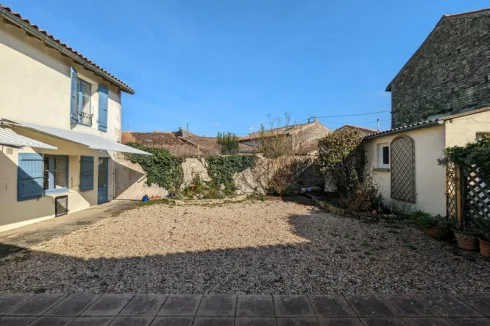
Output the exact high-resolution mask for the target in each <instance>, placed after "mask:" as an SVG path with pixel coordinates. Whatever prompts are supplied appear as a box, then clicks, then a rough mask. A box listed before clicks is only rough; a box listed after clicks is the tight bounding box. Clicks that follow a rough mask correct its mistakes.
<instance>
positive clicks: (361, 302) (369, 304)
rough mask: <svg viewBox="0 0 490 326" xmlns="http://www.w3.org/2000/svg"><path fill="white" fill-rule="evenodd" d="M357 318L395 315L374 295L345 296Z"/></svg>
mask: <svg viewBox="0 0 490 326" xmlns="http://www.w3.org/2000/svg"><path fill="white" fill-rule="evenodd" d="M345 299H346V300H347V302H348V303H349V305H350V306H351V307H352V309H354V311H355V313H356V314H357V316H358V317H365V318H368V317H375V318H383V317H396V315H395V313H394V312H393V311H392V310H391V309H390V308H389V307H388V306H387V305H386V304H385V303H384V301H383V300H381V298H380V297H378V296H376V295H349V296H345Z"/></svg>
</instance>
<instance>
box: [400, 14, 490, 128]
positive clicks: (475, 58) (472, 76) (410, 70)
mask: <svg viewBox="0 0 490 326" xmlns="http://www.w3.org/2000/svg"><path fill="white" fill-rule="evenodd" d="M391 86H392V88H391V92H392V128H396V127H400V126H403V125H405V124H409V123H413V122H417V121H421V120H424V119H426V118H428V117H431V116H437V115H450V114H455V113H460V112H465V111H469V110H472V109H477V108H479V107H482V106H484V105H488V104H489V103H490V12H488V11H487V12H481V13H472V14H465V15H460V16H452V17H451V16H449V17H444V18H443V19H442V20H441V21H440V22H439V23H438V24H437V26H436V27H435V29H434V30H433V31H432V33H431V34H430V35H429V37H428V38H427V40H426V41H425V42H424V43H423V44H422V46H421V47H420V49H419V50H418V51H417V52H416V53H415V54H414V56H413V57H412V58H411V60H410V61H409V62H408V63H407V64H406V65H405V67H403V69H402V70H401V71H400V73H399V74H398V75H397V77H396V78H395V79H394V80H393V82H392V84H391Z"/></svg>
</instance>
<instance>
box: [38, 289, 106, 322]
mask: <svg viewBox="0 0 490 326" xmlns="http://www.w3.org/2000/svg"><path fill="white" fill-rule="evenodd" d="M100 296H101V295H100V294H86V293H73V294H70V295H69V296H68V297H66V298H65V299H63V300H61V301H60V302H59V303H58V304H56V305H55V306H54V307H53V308H51V309H50V310H48V311H47V312H46V313H44V316H74V317H76V316H78V315H80V314H81V313H82V312H83V311H84V310H85V309H87V308H88V307H89V306H90V305H91V304H92V303H93V302H95V300H97V299H98V298H99V297H100Z"/></svg>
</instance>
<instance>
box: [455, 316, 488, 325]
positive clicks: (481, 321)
mask: <svg viewBox="0 0 490 326" xmlns="http://www.w3.org/2000/svg"><path fill="white" fill-rule="evenodd" d="M449 322H450V323H451V324H452V325H454V326H489V325H490V321H489V320H488V318H454V319H453V318H451V319H449Z"/></svg>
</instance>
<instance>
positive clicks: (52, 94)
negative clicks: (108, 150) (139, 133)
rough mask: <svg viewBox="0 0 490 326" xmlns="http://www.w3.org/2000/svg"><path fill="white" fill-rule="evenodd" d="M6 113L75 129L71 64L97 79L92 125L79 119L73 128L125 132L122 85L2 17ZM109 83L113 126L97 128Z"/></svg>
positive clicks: (0, 83)
mask: <svg viewBox="0 0 490 326" xmlns="http://www.w3.org/2000/svg"><path fill="white" fill-rule="evenodd" d="M0 58H1V72H0V89H1V90H2V92H1V94H2V95H1V96H0V118H7V119H13V120H16V119H17V120H21V121H26V122H32V123H37V124H40V125H45V126H51V127H57V128H62V129H70V128H71V126H70V96H71V94H70V88H71V79H70V67H71V66H74V67H75V69H76V70H77V72H78V75H79V77H80V78H82V79H84V80H86V81H88V82H90V83H91V84H92V97H91V106H92V113H94V117H93V124H92V127H86V126H82V125H76V126H75V127H74V129H73V130H75V131H78V132H85V133H90V134H94V135H100V136H103V137H106V138H110V139H112V140H117V139H119V138H120V133H121V98H120V90H119V89H118V88H117V87H115V86H114V85H112V84H110V83H108V82H107V81H104V80H103V79H102V78H100V77H98V76H96V75H95V74H94V73H92V72H90V71H88V70H86V69H84V68H83V67H82V66H79V65H77V64H74V63H73V61H71V59H69V58H67V57H64V56H61V54H60V53H59V52H58V51H56V50H54V49H51V48H48V47H46V46H45V45H44V44H43V43H42V42H41V41H39V40H37V39H35V38H33V37H29V36H27V35H26V33H25V32H24V31H23V30H22V29H20V28H18V27H15V26H12V25H8V24H6V23H4V22H3V21H1V20H0ZM99 83H102V84H103V85H105V86H107V87H108V88H109V104H108V117H107V122H108V126H107V132H101V131H99V130H98V129H97V119H98V101H99V99H98V93H97V88H98V84H99Z"/></svg>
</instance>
